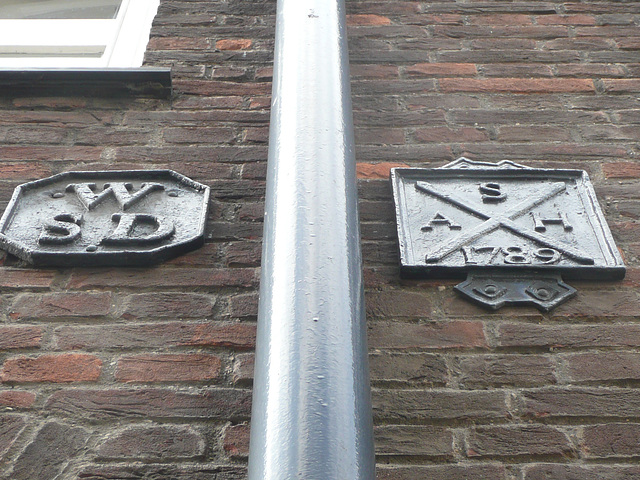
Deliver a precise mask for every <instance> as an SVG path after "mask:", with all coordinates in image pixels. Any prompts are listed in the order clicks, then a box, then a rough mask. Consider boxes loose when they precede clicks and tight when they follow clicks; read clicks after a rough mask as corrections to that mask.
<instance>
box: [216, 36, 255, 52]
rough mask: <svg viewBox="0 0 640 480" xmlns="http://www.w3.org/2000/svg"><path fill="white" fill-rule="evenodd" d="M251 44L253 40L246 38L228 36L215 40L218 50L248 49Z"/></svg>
mask: <svg viewBox="0 0 640 480" xmlns="http://www.w3.org/2000/svg"><path fill="white" fill-rule="evenodd" d="M252 45H253V42H252V41H251V40H250V39H248V38H228V39H223V40H218V41H217V42H216V48H217V49H218V50H248V49H250V48H251V46H252Z"/></svg>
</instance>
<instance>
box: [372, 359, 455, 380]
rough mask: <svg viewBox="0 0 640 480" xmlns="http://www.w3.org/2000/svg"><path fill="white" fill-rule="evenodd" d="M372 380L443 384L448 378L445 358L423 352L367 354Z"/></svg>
mask: <svg viewBox="0 0 640 480" xmlns="http://www.w3.org/2000/svg"><path fill="white" fill-rule="evenodd" d="M369 363H370V365H371V379H372V380H373V381H383V382H400V383H411V384H424V383H427V384H432V385H444V384H445V383H446V382H447V379H448V372H447V366H446V363H445V360H444V358H443V357H442V356H440V355H431V354H423V353H412V354H389V353H380V354H374V355H370V356H369Z"/></svg>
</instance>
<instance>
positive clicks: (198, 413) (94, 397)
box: [45, 388, 251, 422]
mask: <svg viewBox="0 0 640 480" xmlns="http://www.w3.org/2000/svg"><path fill="white" fill-rule="evenodd" d="M250 404H251V393H250V392H249V391H247V390H239V389H228V388H225V389H216V390H209V389H207V390H199V391H196V390H195V389H189V391H185V392H181V391H174V390H168V389H167V390H163V389H142V390H61V391H58V392H56V393H54V394H53V395H52V396H51V397H50V398H49V400H48V401H47V403H46V405H45V409H46V410H48V411H51V412H54V413H57V414H59V415H64V416H73V417H77V418H83V419H85V420H87V421H91V422H99V421H105V420H111V421H118V420H120V419H123V418H137V419H141V418H184V419H187V418H189V419H213V418H216V419H221V418H222V419H229V418H248V416H249V413H250V410H251V408H250Z"/></svg>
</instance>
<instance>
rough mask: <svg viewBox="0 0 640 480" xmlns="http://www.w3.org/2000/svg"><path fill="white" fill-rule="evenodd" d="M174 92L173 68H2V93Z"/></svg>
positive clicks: (145, 94)
mask: <svg viewBox="0 0 640 480" xmlns="http://www.w3.org/2000/svg"><path fill="white" fill-rule="evenodd" d="M7 94H10V95H11V96H13V97H18V96H34V95H37V96H64V95H69V96H98V97H114V96H119V97H123V96H124V97H126V96H132V97H133V96H142V97H152V98H169V97H170V96H171V69H170V68H105V69H95V68H91V69H89V68H77V69H74V68H70V69H30V70H25V69H0V96H4V95H7Z"/></svg>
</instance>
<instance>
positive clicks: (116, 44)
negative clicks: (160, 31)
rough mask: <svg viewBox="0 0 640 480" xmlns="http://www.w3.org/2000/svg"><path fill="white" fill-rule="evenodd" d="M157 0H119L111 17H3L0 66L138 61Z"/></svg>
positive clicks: (118, 65) (133, 63) (128, 63)
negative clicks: (115, 12)
mask: <svg viewBox="0 0 640 480" xmlns="http://www.w3.org/2000/svg"><path fill="white" fill-rule="evenodd" d="M0 1H1V0H0ZM63 1H64V0H61V2H63ZM88 1H90V0H88ZM159 4H160V0H123V1H122V4H121V6H120V9H119V11H118V14H117V16H116V18H114V19H100V20H97V19H63V20H58V19H52V20H49V19H25V20H22V19H21V20H14V19H2V20H0V68H24V69H27V68H47V69H50V68H132V67H139V66H141V65H142V61H143V57H144V52H145V50H146V47H147V43H148V41H149V33H150V31H151V23H152V22H153V18H154V17H155V15H156V13H157V11H158V5H159Z"/></svg>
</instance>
